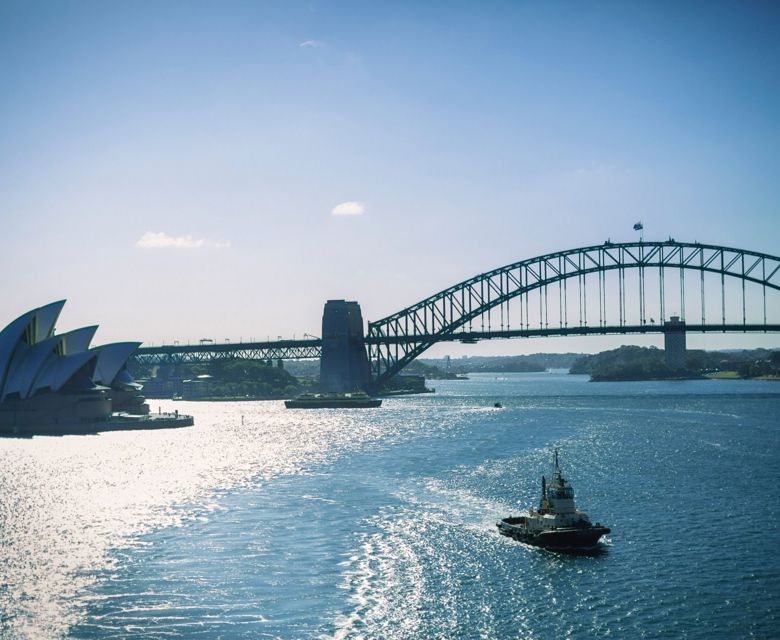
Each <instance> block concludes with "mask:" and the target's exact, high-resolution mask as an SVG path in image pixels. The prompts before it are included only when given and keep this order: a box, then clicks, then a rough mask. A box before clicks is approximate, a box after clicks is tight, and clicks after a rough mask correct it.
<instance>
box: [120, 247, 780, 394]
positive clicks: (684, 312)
mask: <svg viewBox="0 0 780 640" xmlns="http://www.w3.org/2000/svg"><path fill="white" fill-rule="evenodd" d="M778 291H780V258H778V257H776V256H772V255H769V254H763V253H758V252H753V251H747V250H742V249H735V248H730V247H721V246H717V245H705V244H700V243H684V242H676V241H674V240H672V239H669V240H667V241H663V242H630V243H611V242H606V243H604V244H603V245H596V246H590V247H583V248H579V249H569V250H566V251H561V252H556V253H551V254H547V255H543V256H538V257H535V258H531V259H528V260H523V261H520V262H516V263H513V264H510V265H506V266H504V267H500V268H498V269H494V270H493V271H489V272H486V273H482V274H479V275H477V276H474V277H473V278H470V279H468V280H464V281H463V282H460V283H458V284H455V285H453V286H451V287H448V288H447V289H444V290H442V291H440V292H438V293H436V294H434V295H432V296H430V297H428V298H426V299H424V300H421V301H420V302H418V303H416V304H414V305H411V306H409V307H407V308H405V309H402V310H401V311H398V312H396V313H394V314H392V315H390V316H387V317H385V318H383V319H381V320H378V321H375V322H369V323H368V332H367V333H366V334H364V331H363V320H362V315H361V310H360V307H359V305H358V304H357V303H356V302H346V301H343V300H342V301H329V302H328V303H327V304H326V307H325V313H324V315H323V325H322V336H323V338H321V339H317V338H311V339H307V340H277V341H266V342H251V343H230V344H199V345H164V346H159V347H142V348H140V349H139V350H138V352H137V354H136V356H135V359H136V362H137V363H138V364H144V365H149V364H160V365H163V364H175V363H185V362H204V361H209V360H214V359H224V358H251V359H263V360H279V359H282V360H284V359H305V358H318V357H319V358H322V360H321V362H322V366H323V369H322V371H321V379H324V380H326V381H327V380H330V381H331V382H330V384H329V386H330V387H332V388H333V389H334V390H337V388H341V389H343V388H353V387H356V386H361V387H364V388H368V389H374V390H375V389H377V388H379V387H381V386H382V384H383V383H384V382H386V381H387V380H388V379H389V378H391V377H392V376H394V375H396V374H397V373H398V372H399V371H401V370H402V369H403V367H405V366H406V365H407V364H409V362H411V361H412V360H413V359H414V358H416V357H418V356H419V355H420V354H421V353H423V352H424V351H425V350H426V349H428V348H429V347H431V346H432V345H433V344H436V343H438V342H444V341H461V342H465V343H473V342H478V341H481V340H492V339H499V338H517V337H524V338H531V337H545V336H584V335H609V334H649V333H663V334H665V335H666V337H667V340H666V346H667V349H669V347H670V344H672V343H674V344H677V345H678V348H679V345H680V344H682V348H683V350H684V335H685V333H686V332H702V333H712V332H716V333H727V332H734V333H755V332H762V333H767V332H777V331H780V324H778V322H777V321H778V320H780V296H778V295H777V292H778ZM670 309H674V311H672V312H671V313H670V312H669V310H670ZM686 316H687V318H686ZM675 335H676V336H678V337H680V336H682V343H680V341H679V340H677V342H674V341H672V342H670V336H675Z"/></svg>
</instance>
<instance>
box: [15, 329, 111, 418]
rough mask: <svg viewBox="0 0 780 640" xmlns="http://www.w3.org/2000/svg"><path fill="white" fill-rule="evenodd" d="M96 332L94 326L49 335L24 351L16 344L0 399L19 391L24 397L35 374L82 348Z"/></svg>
mask: <svg viewBox="0 0 780 640" xmlns="http://www.w3.org/2000/svg"><path fill="white" fill-rule="evenodd" d="M95 331H97V325H95V326H92V327H83V328H82V329H76V330H74V331H69V332H68V333H62V334H60V335H55V336H51V337H50V338H47V339H45V340H42V341H41V342H38V343H37V344H35V345H33V346H32V347H29V348H27V349H26V350H24V351H22V349H20V348H19V347H17V351H16V355H15V357H14V359H13V361H12V363H11V366H10V367H9V371H8V374H7V375H6V381H5V385H4V386H3V388H2V395H0V402H2V401H3V400H5V399H6V398H7V397H8V396H10V395H11V394H13V393H18V394H19V397H20V398H26V397H27V396H28V395H29V393H30V389H31V387H32V384H33V382H34V381H35V379H36V377H39V376H40V375H41V374H42V373H43V372H44V371H45V370H46V369H48V368H49V367H50V366H51V365H52V364H53V363H54V362H56V361H57V360H58V359H59V358H60V357H61V356H63V355H68V354H69V353H71V352H77V353H78V352H81V351H85V350H86V349H87V347H88V346H89V343H90V341H91V340H92V337H93V336H94V335H95ZM21 346H22V345H20V347H21ZM19 353H23V357H21V358H18V354H19ZM17 360H18V362H17Z"/></svg>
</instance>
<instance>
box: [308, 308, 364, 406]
mask: <svg viewBox="0 0 780 640" xmlns="http://www.w3.org/2000/svg"><path fill="white" fill-rule="evenodd" d="M369 383H370V372H369V366H368V354H367V353H366V347H365V343H364V334H363V315H362V313H361V311H360V305H359V304H358V303H357V302H354V301H347V300H328V301H327V302H326V303H325V310H324V311H323V313H322V357H321V359H320V390H321V391H323V392H325V393H343V392H347V391H356V390H359V389H360V390H365V389H367V388H368V386H369Z"/></svg>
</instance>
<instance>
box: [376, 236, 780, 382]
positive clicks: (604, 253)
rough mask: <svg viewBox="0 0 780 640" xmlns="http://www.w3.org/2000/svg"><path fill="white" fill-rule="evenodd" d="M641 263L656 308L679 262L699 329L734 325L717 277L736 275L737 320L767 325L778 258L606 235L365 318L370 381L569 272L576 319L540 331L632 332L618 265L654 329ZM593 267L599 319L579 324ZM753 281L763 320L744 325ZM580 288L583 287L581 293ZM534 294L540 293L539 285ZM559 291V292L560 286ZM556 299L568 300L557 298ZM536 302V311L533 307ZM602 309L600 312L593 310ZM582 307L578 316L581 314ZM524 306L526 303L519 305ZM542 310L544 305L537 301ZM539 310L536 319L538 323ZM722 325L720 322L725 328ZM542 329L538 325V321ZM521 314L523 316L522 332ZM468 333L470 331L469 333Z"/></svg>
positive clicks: (779, 276) (779, 277)
mask: <svg viewBox="0 0 780 640" xmlns="http://www.w3.org/2000/svg"><path fill="white" fill-rule="evenodd" d="M648 268H658V270H659V283H660V288H661V293H660V298H661V315H662V317H663V316H664V311H663V305H664V294H663V287H664V272H665V270H666V269H677V270H679V272H680V282H681V292H680V295H681V298H682V297H683V296H684V283H685V281H684V277H683V273H684V272H685V271H686V270H691V271H697V272H699V273H700V274H701V299H702V317H701V324H700V325H696V329H698V330H700V331H707V330H723V331H726V330H734V329H733V327H735V326H737V327H738V326H739V325H727V324H726V303H725V279H726V276H728V277H730V278H738V279H739V280H741V282H742V318H743V323H742V326H743V327H744V330H746V331H747V330H760V328H757V327H760V326H763V327H764V328H765V330H772V329H769V327H770V325H768V324H767V319H766V290H767V289H773V290H780V258H778V257H776V256H772V255H768V254H763V253H757V252H754V251H745V250H742V249H735V248H731V247H721V246H715V245H705V244H699V243H685V242H676V241H674V240H671V239H670V240H668V241H665V242H627V243H611V242H606V243H604V244H603V245H597V246H591V247H583V248H579V249H569V250H566V251H559V252H557V253H551V254H548V255H543V256H539V257H536V258H530V259H528V260H522V261H520V262H515V263H513V264H509V265H506V266H504V267H500V268H498V269H494V270H493V271H489V272H487V273H482V274H479V275H477V276H474V277H473V278H470V279H468V280H464V281H463V282H460V283H458V284H455V285H453V286H451V287H449V288H447V289H444V290H443V291H440V292H438V293H436V294H434V295H432V296H430V297H429V298H426V299H425V300H422V301H420V302H418V303H416V304H414V305H412V306H410V307H407V308H406V309H403V310H401V311H398V312H397V313H394V314H392V315H390V316H388V317H386V318H383V319H382V320H378V321H376V322H370V323H369V324H368V335H367V336H366V343H367V345H368V347H369V359H370V364H371V378H372V385H373V386H374V388H379V387H380V386H381V385H382V383H383V382H384V381H385V380H387V379H389V378H391V377H392V376H394V375H395V374H396V373H398V372H399V371H400V370H401V369H403V368H404V367H405V366H406V365H407V364H409V362H411V361H412V360H414V358H416V357H418V356H419V355H420V354H421V353H423V352H424V351H425V350H426V349H428V348H429V347H430V346H432V345H433V344H434V343H436V342H439V341H442V340H452V339H458V338H456V337H455V335H457V336H461V335H462V336H463V338H464V339H468V337H469V336H470V335H471V334H470V333H468V332H465V333H463V334H460V333H458V334H456V330H458V329H460V328H461V327H464V326H465V325H466V324H467V323H469V322H470V321H471V320H473V319H475V318H477V317H479V316H483V314H486V313H488V314H489V312H490V310H491V309H493V308H495V307H498V306H500V305H502V304H504V303H506V302H508V301H509V300H511V299H513V298H516V297H517V296H522V295H523V294H527V293H529V292H532V291H536V290H539V291H540V292H541V291H544V294H545V297H544V300H545V306H546V299H547V297H546V293H547V287H549V286H550V285H552V284H555V283H561V285H562V287H564V288H565V286H566V283H567V281H569V280H570V279H579V281H580V286H579V288H578V296H579V300H578V306H579V324H578V325H576V324H575V325H572V326H568V319H567V316H566V315H563V316H562V317H561V318H560V319H559V320H560V324H561V326H560V327H559V328H558V329H555V330H552V331H549V332H548V335H552V334H555V335H565V334H567V333H581V332H577V331H575V329H576V328H577V327H580V328H586V329H587V331H586V332H587V333H614V332H616V330H617V331H618V332H623V331H621V330H622V329H625V330H626V331H625V332H626V333H628V332H636V331H637V328H636V327H633V328H632V327H630V326H629V325H628V324H627V322H626V312H625V298H626V296H625V275H624V274H625V271H626V270H634V269H636V270H638V271H639V289H640V291H639V301H640V310H639V316H640V325H639V328H638V330H640V331H641V330H642V329H644V330H645V331H662V327H660V326H658V327H657V328H655V327H653V328H651V327H650V326H647V325H646V315H645V291H644V287H645V271H646V269H648ZM612 270H617V271H618V281H619V298H620V301H619V307H620V317H619V325H618V327H614V326H612V327H609V326H607V325H606V319H605V316H606V298H605V297H604V296H605V294H604V293H603V291H602V283H603V282H604V274H606V273H607V272H609V271H612ZM594 273H597V274H599V316H600V318H599V327H597V328H595V330H594V328H593V327H587V301H586V300H583V295H586V294H587V289H586V288H585V287H584V283H585V277H586V276H587V275H588V274H594ZM705 273H713V274H719V275H720V278H721V294H722V316H721V319H722V322H721V323H719V324H717V325H715V324H712V323H711V324H709V325H708V324H707V323H706V320H705V317H704V316H705V309H704V274H705ZM748 282H750V283H754V284H757V285H760V286H761V287H762V288H763V301H764V307H763V310H764V318H763V320H764V322H763V325H748V324H747V322H746V315H745V283H748ZM583 292H584V293H583ZM540 295H541V293H540ZM559 295H561V296H562V298H561V299H562V300H563V299H565V292H564V293H562V294H561V290H560V289H559ZM563 304H568V303H567V302H564V303H563ZM541 308H542V307H541V303H540V314H541V313H542V311H541ZM602 308H603V309H604V314H603V315H602V313H601V311H602ZM583 309H585V317H584V320H583V313H582V311H583ZM526 313H527V307H526ZM545 314H546V309H545ZM543 320H544V319H543V318H541V317H540V324H544V323H543ZM726 327H728V328H726ZM545 330H546V327H545ZM502 333H503V334H507V333H514V334H516V335H522V334H523V333H524V332H523V331H519V332H518V331H515V332H506V331H503V319H502V332H499V333H498V334H495V335H499V334H502ZM525 333H529V334H530V333H531V332H530V331H528V320H527V316H526V332H525ZM473 337H475V338H476V337H477V334H474V336H473Z"/></svg>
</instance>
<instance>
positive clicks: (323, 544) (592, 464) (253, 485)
mask: <svg viewBox="0 0 780 640" xmlns="http://www.w3.org/2000/svg"><path fill="white" fill-rule="evenodd" d="M435 386H436V387H437V393H436V394H431V395H424V396H416V397H407V398H395V399H390V400H385V402H384V404H383V406H382V408H381V409H377V410H355V409H350V410H324V411H291V410H285V409H284V407H283V405H282V403H281V402H247V403H185V402H177V403H173V402H163V401H159V402H158V401H152V406H153V410H156V408H157V405H160V406H161V407H162V410H163V411H165V410H173V409H179V410H180V411H184V412H186V413H194V414H195V416H196V426H195V427H193V428H190V429H182V430H166V431H155V432H144V433H141V432H126V433H108V434H103V435H99V436H69V437H62V438H34V439H31V440H0V534H1V536H2V537H1V538H0V615H1V616H2V617H1V618H0V637H2V638H56V637H63V638H84V639H86V638H204V639H205V638H209V639H210V638H214V639H216V638H224V639H230V638H266V637H267V638H479V637H482V638H497V637H504V638H533V639H550V640H552V639H560V638H593V637H614V638H702V639H704V638H708V639H709V638H723V639H732V638H748V637H755V638H776V637H778V635H780V631H778V630H779V629H780V489H778V469H780V447H779V446H778V445H779V444H780V385H778V384H777V383H772V382H760V381H674V382H672V381H668V382H624V383H589V382H587V379H586V378H585V377H582V376H569V375H565V374H547V373H546V374H502V375H491V374H482V375H475V376H472V377H471V379H470V380H468V381H437V382H436V383H435ZM495 402H500V403H501V404H502V405H503V408H502V409H495V408H493V404H494V403H495ZM553 446H557V447H559V448H560V452H561V453H560V455H561V464H562V469H563V472H564V475H565V476H566V477H567V478H568V479H569V480H570V481H571V482H572V484H573V486H574V489H575V492H576V497H577V503H578V506H580V507H581V508H583V509H584V510H585V511H587V512H588V513H589V514H590V515H591V518H592V519H593V520H594V521H599V522H601V523H603V524H605V525H607V526H609V527H611V529H612V533H611V534H610V535H609V536H608V538H607V539H606V540H605V541H604V544H603V551H602V552H601V553H599V554H596V555H592V556H571V555H560V554H556V553H552V552H547V551H544V550H540V549H537V548H533V547H528V546H525V545H522V544H519V543H517V542H515V541H513V540H510V539H508V538H504V537H501V536H499V535H498V533H497V530H496V527H495V521H496V520H497V519H498V518H500V517H503V516H506V515H509V514H510V513H519V512H520V511H521V510H523V509H525V508H526V507H528V506H529V505H531V504H533V503H535V502H538V494H539V480H540V476H541V474H542V473H547V472H548V471H549V453H550V449H551V447H553Z"/></svg>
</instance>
